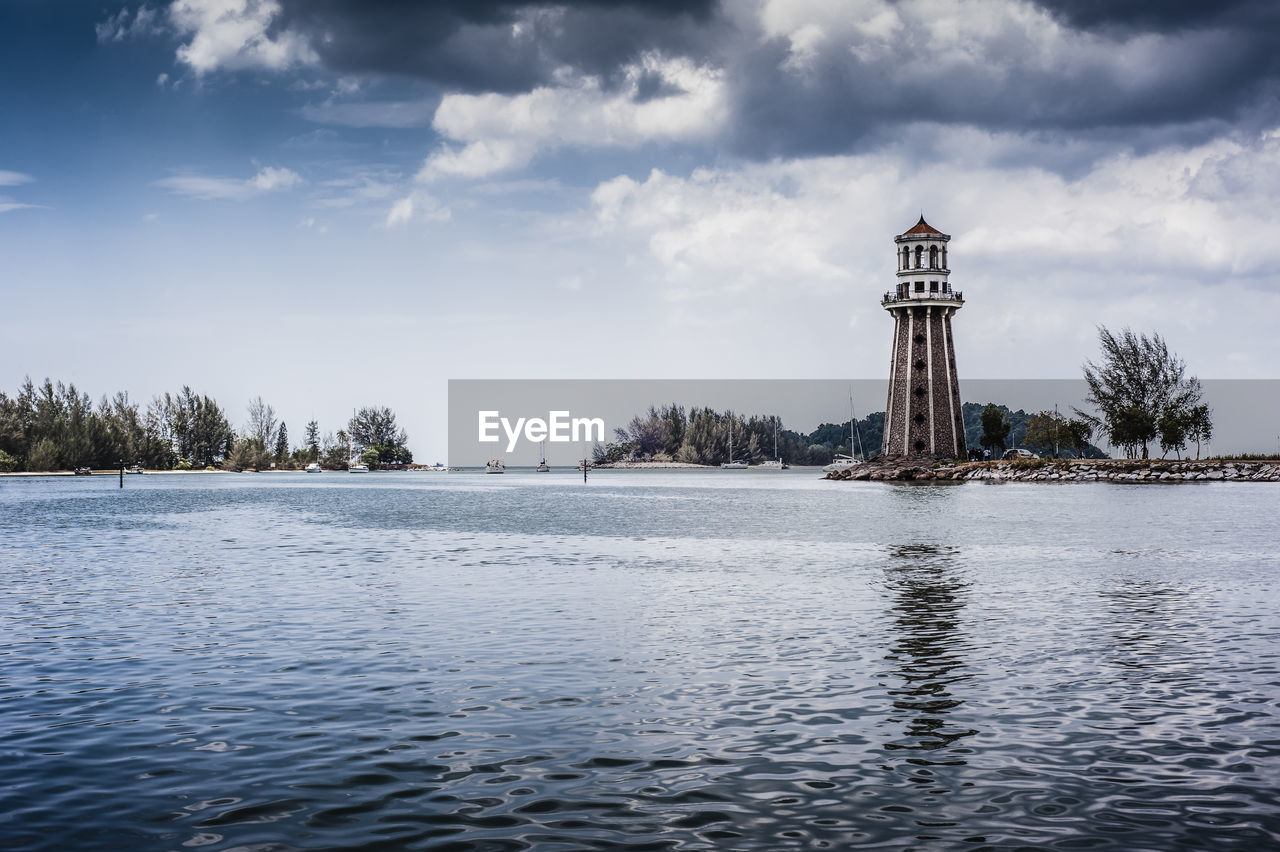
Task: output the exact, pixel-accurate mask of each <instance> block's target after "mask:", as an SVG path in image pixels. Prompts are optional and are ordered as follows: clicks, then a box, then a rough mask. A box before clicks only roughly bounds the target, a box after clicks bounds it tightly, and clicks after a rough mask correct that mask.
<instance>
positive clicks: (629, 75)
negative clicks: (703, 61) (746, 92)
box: [420, 55, 725, 180]
mask: <svg viewBox="0 0 1280 852" xmlns="http://www.w3.org/2000/svg"><path fill="white" fill-rule="evenodd" d="M652 79H660V80H661V82H662V84H663V86H664V87H665V88H664V90H663V93H661V94H659V95H658V96H656V97H652V98H648V99H642V98H640V97H639V93H640V89H641V85H642V83H643V82H644V81H646V80H652ZM723 95H724V86H723V78H722V75H721V73H720V72H718V71H716V70H714V69H711V68H708V67H705V66H698V65H694V64H693V63H691V62H689V61H687V60H682V59H664V58H662V57H659V56H656V55H650V56H647V57H645V58H644V59H643V60H642V61H640V62H638V63H636V64H634V65H632V66H630V67H628V68H627V69H626V73H625V80H624V82H623V84H622V85H620V86H619V87H617V88H616V89H606V88H605V87H604V86H603V84H602V82H601V81H600V80H599V79H598V78H595V77H589V76H571V75H570V76H567V77H566V79H565V80H564V81H563V82H562V84H561V85H557V86H555V87H543V88H538V89H535V90H534V91H532V92H529V93H527V94H522V95H498V94H485V95H460V94H455V95H448V96H446V97H445V98H444V99H443V100H442V101H441V103H440V106H439V108H438V109H437V110H436V114H435V119H434V121H433V122H432V126H433V127H434V129H435V130H436V131H437V132H438V133H440V134H441V135H442V136H444V137H445V138H447V139H449V140H450V141H451V142H452V143H453V144H449V145H445V146H444V147H442V148H441V149H440V150H439V151H437V152H435V153H434V154H432V155H431V157H430V158H428V159H427V161H426V163H425V165H424V166H423V168H422V172H421V174H420V177H421V178H422V179H424V180H432V179H435V178H439V177H446V176H454V177H468V178H474V177H483V176H485V175H490V174H493V173H495V172H499V171H504V170H507V169H511V168H517V167H520V166H523V165H525V164H527V163H528V162H529V160H530V159H532V158H533V156H534V155H535V154H536V153H538V152H539V151H543V150H549V149H555V148H561V147H581V148H635V147H639V146H641V145H644V144H646V143H654V142H656V143H673V142H690V141H699V140H709V139H711V138H712V137H713V136H714V134H715V133H716V132H717V130H718V128H719V126H720V124H721V123H722V122H723V121H724V118H725V103H724V98H723Z"/></svg>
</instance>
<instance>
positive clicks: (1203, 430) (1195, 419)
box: [1187, 403, 1213, 459]
mask: <svg viewBox="0 0 1280 852" xmlns="http://www.w3.org/2000/svg"><path fill="white" fill-rule="evenodd" d="M1187 440H1189V441H1195V442H1196V458H1197V459H1199V458H1200V443H1201V442H1202V441H1203V442H1205V443H1208V442H1209V441H1212V440H1213V412H1212V411H1211V410H1210V409H1209V406H1207V405H1205V404H1204V403H1201V404H1199V405H1193V406H1191V408H1190V409H1189V410H1188V411H1187Z"/></svg>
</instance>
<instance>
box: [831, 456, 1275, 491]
mask: <svg viewBox="0 0 1280 852" xmlns="http://www.w3.org/2000/svg"><path fill="white" fill-rule="evenodd" d="M825 478H826V479H836V480H846V479H847V480H854V481H868V480H870V481H889V482H912V481H932V482H967V481H971V480H982V481H987V482H1132V483H1165V484H1170V483H1178V482H1280V461H1230V460H1212V461H1163V460H1158V459H1152V460H1147V461H1136V460H1129V459H1117V460H1103V461H1079V460H1074V459H1018V460H1013V461H994V462H961V463H954V462H949V461H941V460H938V459H934V458H932V457H929V456H907V457H896V458H887V459H884V458H878V459H873V460H871V461H869V462H866V463H865V464H860V465H858V466H857V467H853V468H850V469H848V470H842V471H836V472H834V473H829V474H827V475H826V477H825Z"/></svg>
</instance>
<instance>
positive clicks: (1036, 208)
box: [592, 130, 1280, 304]
mask: <svg viewBox="0 0 1280 852" xmlns="http://www.w3.org/2000/svg"><path fill="white" fill-rule="evenodd" d="M969 134H970V135H971V136H972V137H973V139H972V140H971V141H973V143H974V144H975V147H982V146H980V145H979V144H978V143H979V139H978V137H980V136H982V135H984V134H983V133H982V132H981V131H976V130H971V131H969ZM1004 144H1012V143H1009V142H1007V141H1006V142H1005V143H1004ZM1004 144H1001V142H1000V141H999V140H995V141H993V142H992V143H991V144H989V145H988V146H986V147H987V149H988V150H992V151H997V150H1001V149H1002V148H1003V147H1004ZM1024 144H1030V143H1025V142H1024ZM1276 175H1280V130H1272V131H1268V132H1265V133H1262V134H1259V135H1257V136H1256V137H1254V138H1251V139H1246V140H1241V141H1227V140H1217V141H1214V142H1211V143H1208V144H1205V145H1200V146H1196V147H1192V148H1169V149H1165V150H1162V151H1158V152H1152V153H1149V154H1145V155H1137V154H1132V153H1124V154H1117V155H1113V156H1111V157H1108V158H1105V159H1103V160H1101V161H1100V162H1099V163H1098V164H1097V165H1096V166H1095V167H1094V168H1092V169H1090V170H1089V171H1087V172H1085V173H1083V174H1081V175H1080V176H1078V177H1074V178H1067V177H1063V176H1062V175H1059V174H1056V173H1053V172H1051V171H1048V170H1046V169H1043V168H1039V167H1036V166H1022V167H1016V168H1015V167H1009V166H1007V165H1004V164H1002V163H998V162H996V163H981V162H976V163H973V164H970V165H968V166H966V167H957V166H955V165H954V164H951V163H947V162H944V161H939V162H932V163H919V162H916V161H915V160H914V158H913V157H912V156H911V154H910V152H907V151H898V152H893V153H873V154H862V155H854V156H839V157H826V158H807V159H797V160H788V161H772V162H769V163H760V164H747V165H744V166H742V167H741V168H718V169H698V170H695V171H694V172H693V173H692V174H691V175H689V176H688V177H680V176H676V175H670V174H666V173H663V172H661V171H654V172H652V173H651V174H650V175H649V176H648V177H647V178H645V179H644V180H643V181H636V180H633V179H631V178H629V177H625V176H621V177H617V178H614V179H612V180H610V181H606V182H603V183H601V184H600V185H599V186H597V188H596V190H595V191H594V193H593V196H592V209H593V217H594V222H593V224H592V227H593V228H594V230H595V232H596V233H597V234H599V235H600V236H601V237H602V238H608V239H610V240H615V241H621V243H622V244H623V245H624V246H630V247H631V249H630V250H632V251H642V252H643V253H644V254H646V255H647V256H648V257H649V259H650V261H651V262H652V263H654V264H655V265H656V268H657V269H658V270H659V271H660V273H659V280H661V281H662V282H664V283H663V288H664V291H665V293H666V294H667V295H668V296H669V297H673V298H677V299H689V298H698V297H700V296H706V295H710V296H715V295H716V294H721V293H723V292H725V291H736V290H744V289H746V290H750V289H753V288H758V287H765V288H774V287H781V288H785V289H786V290H787V291H788V292H796V293H800V294H803V293H808V294H810V295H813V296H819V297H824V296H827V295H830V294H831V293H833V292H836V291H838V290H839V289H841V288H843V287H846V286H848V285H850V284H852V283H854V282H867V281H873V282H874V281H879V282H882V283H881V284H880V285H878V286H880V287H883V289H888V287H889V282H890V281H891V280H892V271H891V270H892V266H891V264H892V262H893V261H892V256H891V255H890V252H892V250H893V246H892V243H891V237H892V236H893V234H892V233H884V232H883V222H884V218H885V212H886V211H896V213H895V214H894V216H895V217H896V220H897V221H898V224H899V225H900V226H901V229H902V230H905V229H906V228H907V227H908V226H909V225H911V224H912V223H913V222H914V221H915V217H916V215H917V213H918V210H919V208H918V207H917V206H914V205H915V202H916V200H917V199H929V201H928V205H929V206H928V208H927V209H926V210H925V214H926V216H927V217H928V219H929V221H930V222H932V223H933V224H934V225H936V226H937V227H939V228H942V229H943V230H947V229H948V228H956V225H957V224H962V230H961V229H959V228H956V231H957V232H956V234H955V240H954V241H953V243H952V249H953V254H954V256H955V258H956V262H955V263H954V264H953V267H954V268H955V269H956V271H957V276H956V278H957V283H958V286H960V287H961V288H963V287H964V283H963V282H964V278H965V277H969V276H973V275H974V273H975V271H976V270H980V269H981V270H984V272H983V273H982V274H983V276H984V279H985V280H984V281H983V283H982V285H981V286H982V289H983V290H990V289H994V290H996V291H997V292H998V296H999V298H1004V299H1007V300H1013V301H1016V302H1020V303H1025V302H1026V300H1028V299H1031V298H1041V297H1042V296H1044V295H1045V294H1046V293H1052V295H1053V296H1055V297H1057V298H1067V299H1091V300H1097V301H1099V302H1102V301H1106V300H1108V299H1115V298H1117V297H1118V296H1119V295H1121V294H1123V295H1124V296H1126V297H1132V296H1135V295H1147V296H1150V297H1152V298H1168V299H1170V301H1171V302H1172V303H1174V304H1176V301H1177V299H1176V294H1177V292H1178V291H1179V289H1180V288H1184V287H1190V286H1198V285H1201V284H1205V283H1208V284H1210V285H1211V284H1212V283H1213V282H1227V281H1231V282H1234V283H1236V284H1244V285H1246V286H1251V287H1255V288H1258V289H1262V290H1269V291H1273V292H1277V293H1280V276H1277V274H1276V273H1275V271H1274V270H1276V269H1277V268H1280V224H1277V223H1276V221H1275V219H1274V216H1273V215H1271V213H1270V212H1269V211H1270V205H1271V204H1272V199H1274V197H1275V194H1276V192H1277V191H1280V178H1277V177H1276ZM899 232H900V231H899ZM961 258H963V259H964V262H963V263H962V262H961V260H960V259H961ZM886 267H888V269H889V270H890V271H888V272H886ZM1067 282H1070V283H1069V284H1068V283H1067ZM1056 284H1061V285H1062V289H1061V290H1057V291H1055V290H1054V287H1055V285H1056ZM859 286H861V285H859ZM1013 301H1011V302H1009V304H1013Z"/></svg>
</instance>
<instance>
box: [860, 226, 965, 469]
mask: <svg viewBox="0 0 1280 852" xmlns="http://www.w3.org/2000/svg"><path fill="white" fill-rule="evenodd" d="M950 241H951V236H950V235H949V234H944V233H942V232H941V231H939V230H938V229H937V228H934V227H933V226H932V225H930V224H929V223H928V222H926V221H925V220H924V216H923V215H921V216H920V221H919V222H917V223H916V224H915V225H914V226H913V227H912V228H911V229H910V230H908V231H907V232H906V233H903V234H900V235H899V236H897V237H894V243H895V244H896V245H897V252H896V253H897V264H898V280H897V283H896V285H895V287H894V289H892V290H890V291H889V292H887V293H885V294H884V298H883V299H882V300H881V302H880V304H881V305H882V306H883V307H884V309H885V310H886V311H888V312H889V315H890V316H892V317H893V350H892V356H891V357H890V359H889V401H888V403H887V405H886V406H885V415H884V444H883V446H882V448H881V452H882V453H883V454H884V455H885V456H935V457H939V458H961V457H963V456H964V455H965V450H966V444H965V439H964V420H963V417H962V416H961V411H960V382H959V380H958V378H957V376H956V351H955V345H954V342H953V340H952V337H951V317H952V316H953V315H954V314H955V312H956V311H958V310H960V308H961V307H963V306H964V296H963V294H962V293H960V292H959V291H956V290H952V289H951V282H950V280H949V278H950V274H951V269H950V267H949V266H948V264H947V243H948V242H950Z"/></svg>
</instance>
